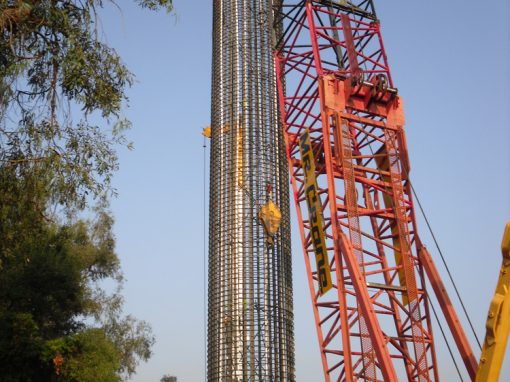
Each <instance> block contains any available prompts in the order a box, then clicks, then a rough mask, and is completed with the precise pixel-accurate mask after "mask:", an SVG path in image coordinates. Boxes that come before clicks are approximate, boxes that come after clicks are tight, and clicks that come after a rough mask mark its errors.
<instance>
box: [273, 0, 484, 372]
mask: <svg viewBox="0 0 510 382" xmlns="http://www.w3.org/2000/svg"><path fill="white" fill-rule="evenodd" d="M277 13H278V14H279V17H276V18H275V27H276V28H277V30H278V31H279V33H278V34H279V35H280V36H281V38H280V40H279V41H278V43H277V50H276V53H275V65H276V70H277V74H278V78H277V80H278V93H279V103H280V111H281V114H282V119H283V125H284V136H285V142H286V150H287V159H288V163H289V169H290V173H291V181H292V187H293V192H294V199H295V203H296V207H297V216H298V219H299V223H300V229H301V239H302V245H303V251H304V253H305V260H306V269H307V273H308V282H309V287H310V295H311V298H312V301H313V309H314V316H315V323H316V328H317V335H318V340H319V345H320V350H321V357H322V365H323V368H324V375H325V379H326V381H356V380H365V381H397V380H404V379H407V380H409V381H437V380H439V375H438V370H437V360H436V353H435V348H434V336H433V334H432V323H431V315H430V311H429V301H428V299H429V297H428V291H427V288H426V282H425V277H426V276H428V278H429V279H430V284H431V286H432V288H433V289H434V291H435V292H436V294H437V298H438V300H439V303H440V305H441V308H442V309H443V312H444V313H445V316H446V320H447V322H448V324H449V325H450V329H451V330H452V332H453V336H454V338H455V341H456V343H457V345H458V348H459V349H460V352H461V356H462V358H463V360H464V362H465V364H466V367H467V370H468V372H469V374H470V375H471V377H473V376H474V373H475V371H476V368H477V364H476V360H475V359H474V356H473V353H472V351H471V349H470V347H469V344H468V342H467V340H466V337H465V335H464V333H463V331H462V328H461V327H460V325H459V321H458V318H457V316H456V315H455V312H454V310H453V308H452V306H451V303H450V301H449V299H448V296H447V295H446V292H445V288H444V286H443V284H442V282H441V280H440V278H439V275H438V273H437V271H436V269H435V267H434V265H433V264H432V262H431V259H430V256H429V255H428V253H427V252H426V250H425V249H424V247H423V246H422V245H421V242H420V240H419V237H418V232H417V228H416V219H415V213H414V205H413V198H412V195H411V185H410V181H409V169H410V166H409V159H408V153H407V146H406V139H405V134H404V129H403V127H404V112H403V103H402V99H401V98H400V97H399V95H398V93H397V89H396V88H395V86H394V83H393V80H392V77H391V73H390V69H389V66H388V61H387V57H386V53H385V50H384V44H383V40H382V38H381V33H380V28H379V22H378V20H377V17H376V14H375V11H374V8H373V4H372V1H369V0H363V1H362V0H357V1H311V0H303V1H283V2H282V4H279V6H278V12H277Z"/></svg>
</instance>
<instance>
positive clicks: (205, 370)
mask: <svg viewBox="0 0 510 382" xmlns="http://www.w3.org/2000/svg"><path fill="white" fill-rule="evenodd" d="M206 142H207V137H206V136H205V135H204V143H203V146H202V147H203V148H204V150H203V151H204V160H203V179H202V181H203V223H202V226H203V247H204V249H203V251H204V253H203V268H204V269H203V282H204V296H203V298H204V332H203V333H204V381H207V284H206V283H207V250H206V248H207V246H206V239H207V236H206V220H207V215H206V207H207V144H206Z"/></svg>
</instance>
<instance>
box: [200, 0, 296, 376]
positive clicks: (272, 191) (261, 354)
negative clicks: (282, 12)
mask: <svg viewBox="0 0 510 382" xmlns="http://www.w3.org/2000/svg"><path fill="white" fill-rule="evenodd" d="M213 4H214V7H213V18H214V20H213V68H212V70H213V74H212V116H211V129H212V136H211V140H212V142H211V177H210V207H209V208H210V211H209V227H210V228H209V282H208V345H207V350H208V351H207V380H208V381H214V382H216V381H222V382H223V381H243V382H244V381H264V382H267V381H280V382H283V381H294V379H295V377H294V340H293V308H292V275H291V254H290V223H289V196H288V193H289V189H288V182H289V181H288V168H287V163H286V157H285V152H284V143H283V137H282V128H281V123H280V118H279V110H278V101H277V99H278V98H277V92H276V76H275V69H274V63H273V57H272V52H273V45H274V42H275V41H276V40H277V39H276V36H275V33H277V32H275V30H276V29H273V13H272V12H273V6H274V4H273V1H271V0H215V1H214V3H213ZM269 200H272V201H273V202H274V203H275V204H276V205H277V206H278V207H279V209H280V211H281V214H282V221H281V225H280V227H279V229H278V232H277V233H276V234H275V235H274V236H273V237H268V235H267V233H266V232H265V231H264V229H263V226H262V225H261V224H260V221H259V217H258V214H259V211H260V208H261V207H262V206H263V205H264V204H265V203H266V202H268V201H269Z"/></svg>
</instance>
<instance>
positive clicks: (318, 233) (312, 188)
mask: <svg viewBox="0 0 510 382" xmlns="http://www.w3.org/2000/svg"><path fill="white" fill-rule="evenodd" d="M299 150H300V152H301V167H302V168H303V171H304V173H305V197H306V203H307V205H308V219H309V220H310V238H311V240H312V244H313V249H314V251H315V262H316V264H317V277H318V279H319V294H320V295H321V296H322V295H323V294H324V293H326V292H327V291H328V290H330V289H331V288H332V287H333V283H332V282H331V269H330V267H329V258H328V250H327V247H326V240H325V235H324V224H323V219H322V206H321V199H320V196H319V187H318V186H317V178H316V176H315V159H314V156H313V151H312V143H311V141H310V132H309V131H308V129H306V130H305V132H304V133H302V134H301V136H300V137H299Z"/></svg>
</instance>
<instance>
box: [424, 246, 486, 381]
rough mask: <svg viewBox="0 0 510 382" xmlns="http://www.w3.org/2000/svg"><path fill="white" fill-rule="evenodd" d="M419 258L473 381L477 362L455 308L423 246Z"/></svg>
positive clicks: (430, 257)
mask: <svg viewBox="0 0 510 382" xmlns="http://www.w3.org/2000/svg"><path fill="white" fill-rule="evenodd" d="M420 258H421V262H422V264H423V269H424V270H425V272H426V274H427V277H428V279H429V281H430V285H431V286H432V289H433V290H434V293H435V295H436V298H437V301H438V302H439V306H440V307H441V310H442V311H443V314H444V316H445V319H446V322H447V323H448V327H449V328H450V331H451V333H452V336H453V339H454V340H455V343H456V344H457V348H458V349H459V352H460V355H461V357H462V361H464V365H465V366H466V369H467V371H468V373H469V376H470V377H471V379H472V380H474V379H475V376H476V371H477V370H478V361H477V360H476V357H475V355H474V353H473V349H471V345H470V344H469V341H468V339H467V337H466V334H465V332H464V329H463V328H462V325H461V323H460V320H459V317H458V316H457V313H456V312H455V308H454V307H453V304H452V302H451V300H450V297H449V296H448V292H447V290H446V286H445V285H444V283H443V280H442V279H441V276H440V275H439V272H438V270H437V268H436V265H435V264H434V261H433V260H432V256H430V253H429V251H428V250H427V248H426V247H425V246H421V247H420Z"/></svg>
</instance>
